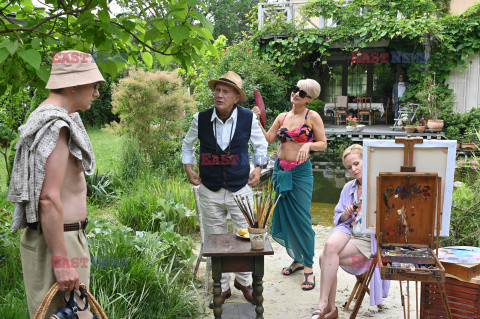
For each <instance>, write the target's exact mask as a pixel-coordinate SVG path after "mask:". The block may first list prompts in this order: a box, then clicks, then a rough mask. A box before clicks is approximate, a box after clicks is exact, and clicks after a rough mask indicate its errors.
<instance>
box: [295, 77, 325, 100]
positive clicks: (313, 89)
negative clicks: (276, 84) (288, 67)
mask: <svg viewBox="0 0 480 319" xmlns="http://www.w3.org/2000/svg"><path fill="white" fill-rule="evenodd" d="M297 86H298V87H299V88H302V89H303V90H305V91H306V92H307V93H308V95H310V96H311V97H312V99H316V98H317V97H318V96H319V95H320V92H321V91H322V88H321V87H320V84H319V83H318V82H317V81H315V80H313V79H304V80H300V81H298V82H297Z"/></svg>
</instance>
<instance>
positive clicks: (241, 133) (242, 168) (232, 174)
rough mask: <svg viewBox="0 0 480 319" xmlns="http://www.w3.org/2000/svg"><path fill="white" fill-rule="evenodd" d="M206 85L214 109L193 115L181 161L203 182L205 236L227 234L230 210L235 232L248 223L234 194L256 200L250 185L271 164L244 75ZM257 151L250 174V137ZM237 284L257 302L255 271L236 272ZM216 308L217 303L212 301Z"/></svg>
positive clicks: (226, 287) (226, 288)
mask: <svg viewBox="0 0 480 319" xmlns="http://www.w3.org/2000/svg"><path fill="white" fill-rule="evenodd" d="M208 86H209V87H210V89H212V91H213V92H214V107H211V108H209V109H206V110H204V111H202V112H199V113H197V114H195V115H194V116H193V121H192V125H191V127H190V130H189V131H188V133H187V135H186V136H185V139H184V140H183V145H182V162H183V164H185V171H186V172H187V176H188V180H189V181H190V183H192V184H193V185H200V186H199V198H200V208H201V210H202V213H203V224H204V228H205V233H206V234H225V233H227V224H226V217H227V214H228V213H229V214H230V216H231V218H232V220H233V224H234V226H235V230H238V229H239V228H246V227H247V222H246V220H245V218H244V216H243V215H242V213H241V211H240V209H239V208H238V207H237V205H236V204H235V202H234V196H235V195H242V196H247V197H249V198H250V199H251V198H252V189H251V187H250V186H255V185H256V184H258V182H259V180H260V172H261V167H260V166H261V165H263V164H265V163H266V162H267V156H266V155H267V147H268V144H267V141H266V140H265V137H264V135H263V133H262V131H261V129H260V127H259V125H258V122H257V121H256V118H255V117H254V116H253V113H252V111H250V110H248V109H246V108H243V107H241V106H239V105H238V103H243V102H245V100H246V96H245V93H244V92H243V90H242V79H241V78H240V76H239V75H237V74H236V73H235V72H232V71H229V72H227V73H226V74H225V75H223V76H222V77H221V78H220V79H218V80H211V81H209V82H208ZM197 139H198V140H200V163H199V171H200V176H199V175H197V174H196V173H195V172H194V171H193V170H192V164H194V163H195V148H194V143H195V142H196V141H197ZM249 140H250V142H251V143H252V146H253V150H254V152H255V155H254V156H253V164H254V165H255V166H256V167H255V169H254V170H253V171H252V173H250V162H249V155H248V141H249ZM221 282H222V302H224V301H225V299H226V298H229V297H230V296H231V290H230V275H229V274H223V275H222V280H221ZM234 286H235V288H237V289H239V290H241V291H242V292H243V295H244V296H245V298H246V299H247V300H248V301H253V296H252V290H253V289H252V286H251V273H248V272H247V273H236V275H235V281H234ZM210 307H211V308H213V302H211V303H210Z"/></svg>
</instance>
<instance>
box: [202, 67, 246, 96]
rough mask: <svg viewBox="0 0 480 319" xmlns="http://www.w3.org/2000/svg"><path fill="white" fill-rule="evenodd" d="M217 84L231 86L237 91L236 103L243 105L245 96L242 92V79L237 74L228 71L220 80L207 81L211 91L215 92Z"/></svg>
mask: <svg viewBox="0 0 480 319" xmlns="http://www.w3.org/2000/svg"><path fill="white" fill-rule="evenodd" d="M218 82H222V83H225V84H228V85H231V86H233V87H234V88H235V90H237V92H238V93H239V94H240V100H239V101H238V103H243V102H245V101H246V100H247V96H246V95H245V92H243V90H242V78H241V77H240V76H239V75H238V74H237V73H235V72H232V71H228V72H227V73H225V74H224V75H223V76H222V77H221V78H220V79H218V80H210V81H208V86H209V87H210V89H211V90H212V91H215V85H216V84H217V83H218Z"/></svg>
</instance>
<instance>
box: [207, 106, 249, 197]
mask: <svg viewBox="0 0 480 319" xmlns="http://www.w3.org/2000/svg"><path fill="white" fill-rule="evenodd" d="M212 114H213V107H212V108H209V109H206V110H204V111H202V112H200V113H198V139H199V140H200V165H199V168H200V178H201V179H202V184H203V185H205V186H206V187H207V188H208V189H209V190H211V191H214V192H216V191H218V190H219V189H220V188H226V189H228V190H229V191H232V192H236V191H238V190H240V189H241V188H243V187H244V186H245V184H247V182H248V176H249V173H250V161H249V158H248V141H249V140H250V134H251V131H252V116H253V113H252V111H250V110H247V109H246V108H243V107H241V106H237V120H236V123H234V125H235V127H234V128H233V129H234V130H235V131H234V134H233V136H232V140H231V141H230V145H229V146H230V148H229V147H228V146H227V148H226V149H225V150H222V149H221V148H220V146H219V145H218V144H217V141H216V139H215V134H214V125H215V121H212V120H211V119H212ZM217 121H218V119H217ZM217 125H218V124H217ZM228 133H230V132H228ZM229 136H230V135H229ZM229 149H230V154H228V150H229Z"/></svg>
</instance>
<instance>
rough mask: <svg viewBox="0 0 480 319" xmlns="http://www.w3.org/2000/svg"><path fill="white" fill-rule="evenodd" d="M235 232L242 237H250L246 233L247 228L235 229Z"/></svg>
mask: <svg viewBox="0 0 480 319" xmlns="http://www.w3.org/2000/svg"><path fill="white" fill-rule="evenodd" d="M237 234H238V235H239V236H242V237H245V238H250V234H249V233H248V229H247V228H240V229H239V230H238V231H237Z"/></svg>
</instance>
